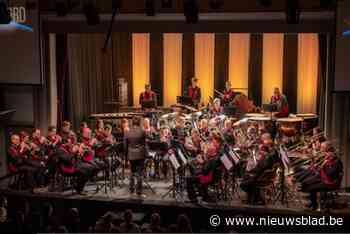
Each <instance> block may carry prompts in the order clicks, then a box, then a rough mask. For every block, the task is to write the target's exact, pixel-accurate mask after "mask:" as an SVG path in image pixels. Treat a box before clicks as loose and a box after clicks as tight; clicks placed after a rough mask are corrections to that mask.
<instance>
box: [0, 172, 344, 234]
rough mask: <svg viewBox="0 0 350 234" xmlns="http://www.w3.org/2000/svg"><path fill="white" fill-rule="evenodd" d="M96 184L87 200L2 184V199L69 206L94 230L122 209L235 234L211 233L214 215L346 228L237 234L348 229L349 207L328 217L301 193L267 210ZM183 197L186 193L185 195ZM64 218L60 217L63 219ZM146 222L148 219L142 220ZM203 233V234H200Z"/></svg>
mask: <svg viewBox="0 0 350 234" xmlns="http://www.w3.org/2000/svg"><path fill="white" fill-rule="evenodd" d="M96 184H98V185H102V184H103V182H97V183H96V182H94V183H91V182H90V183H89V184H88V185H87V186H86V188H85V191H86V192H87V195H83V196H82V195H78V194H76V193H75V192H74V191H72V190H71V189H69V190H66V191H65V192H49V191H48V188H43V189H41V191H36V193H34V194H31V193H29V192H25V191H14V190H10V189H7V188H6V185H7V183H5V182H2V183H1V184H0V194H3V195H5V196H7V197H8V199H9V200H10V201H12V204H13V203H17V202H18V201H23V199H24V200H27V201H30V202H31V203H33V204H34V206H35V207H38V206H41V205H42V204H45V203H46V202H50V203H53V204H55V206H56V207H60V208H62V209H67V208H71V207H77V208H79V210H80V212H81V213H82V214H83V216H84V218H82V220H83V222H84V223H88V224H90V225H93V224H94V223H95V222H96V220H97V219H98V218H99V217H101V216H102V215H103V214H105V212H107V211H113V212H115V213H118V212H119V213H120V212H123V211H124V210H125V209H132V210H133V211H134V212H138V213H142V214H143V215H144V217H149V215H150V214H151V213H152V212H158V213H160V214H161V217H162V220H165V222H166V223H168V224H170V223H174V222H176V220H177V216H178V215H179V214H183V213H185V214H187V215H188V216H189V218H190V220H191V222H192V225H193V228H194V230H196V232H207V233H208V232H231V231H237V229H232V227H227V226H222V225H221V226H219V227H215V228H213V227H212V226H210V223H209V220H210V218H211V217H212V215H219V216H220V217H236V216H238V217H267V216H269V217H286V218H288V217H300V216H304V217H305V216H306V217H307V216H310V217H323V216H326V217H328V216H332V217H342V218H343V220H344V225H343V226H339V227H334V226H332V227H330V226H326V227H323V226H322V227H314V226H310V227H308V228H306V227H303V226H293V228H292V229H291V228H290V227H288V226H282V227H281V226H275V227H270V226H264V227H259V228H258V229H257V228H256V227H248V226H242V227H240V228H243V229H239V230H238V231H241V232H265V233H271V232H278V233H282V232H322V233H332V232H337V233H345V232H348V230H349V229H348V228H349V225H350V208H343V209H336V210H330V213H324V212H315V211H310V210H306V209H305V208H304V204H305V203H306V201H305V199H304V198H303V194H300V196H298V197H300V198H301V199H302V200H300V201H298V200H296V199H294V200H293V201H290V202H289V203H288V206H287V205H281V204H280V202H277V203H276V204H274V205H265V206H251V205H246V204H243V203H242V202H241V200H240V199H239V198H238V197H234V199H232V201H218V202H214V203H205V202H200V203H197V204H194V203H190V202H189V201H188V200H187V198H184V199H179V198H177V199H175V198H173V197H172V196H171V195H172V194H169V195H170V196H165V197H164V194H166V193H167V192H168V190H169V187H170V186H171V185H172V183H171V181H167V182H164V181H149V185H150V186H151V187H152V189H153V190H154V191H155V193H153V192H152V190H151V189H149V188H147V186H146V187H145V190H144V193H145V194H146V197H145V198H144V199H140V198H139V197H137V196H136V195H130V194H129V191H128V180H127V179H125V180H124V181H123V183H121V184H120V185H119V186H117V187H114V188H113V189H108V190H107V192H106V191H105V190H104V188H102V189H101V190H100V191H96ZM239 195H240V196H241V199H242V198H244V193H243V192H239ZM185 197H186V194H185ZM337 201H338V202H343V203H347V204H350V195H348V194H339V197H338V200H337ZM63 215H64V214H63ZM146 220H147V219H146ZM203 230H204V231H203Z"/></svg>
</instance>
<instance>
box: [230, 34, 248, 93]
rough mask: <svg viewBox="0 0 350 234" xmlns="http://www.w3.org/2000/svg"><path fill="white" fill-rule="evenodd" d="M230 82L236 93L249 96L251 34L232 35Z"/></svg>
mask: <svg viewBox="0 0 350 234" xmlns="http://www.w3.org/2000/svg"><path fill="white" fill-rule="evenodd" d="M229 40H230V52H229V81H230V82H231V85H232V88H235V91H238V92H242V93H244V94H246V95H248V76H249V75H248V73H249V49H250V34H248V33H231V34H230V39H229Z"/></svg>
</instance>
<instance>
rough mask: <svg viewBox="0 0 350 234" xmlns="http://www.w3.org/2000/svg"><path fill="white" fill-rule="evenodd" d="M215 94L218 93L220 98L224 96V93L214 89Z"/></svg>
mask: <svg viewBox="0 0 350 234" xmlns="http://www.w3.org/2000/svg"><path fill="white" fill-rule="evenodd" d="M214 92H216V93H218V94H219V95H220V96H224V94H223V93H221V92H220V91H218V90H216V89H214Z"/></svg>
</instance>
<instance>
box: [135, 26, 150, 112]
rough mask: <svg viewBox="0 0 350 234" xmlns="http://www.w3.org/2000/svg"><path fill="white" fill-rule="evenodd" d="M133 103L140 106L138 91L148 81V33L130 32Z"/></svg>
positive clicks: (143, 88)
mask: <svg viewBox="0 0 350 234" xmlns="http://www.w3.org/2000/svg"><path fill="white" fill-rule="evenodd" d="M132 70H133V82H132V84H133V88H132V89H133V104H134V106H140V103H139V97H140V93H141V92H143V91H144V90H145V84H148V83H149V82H150V78H149V77H150V34H149V33H133V34H132Z"/></svg>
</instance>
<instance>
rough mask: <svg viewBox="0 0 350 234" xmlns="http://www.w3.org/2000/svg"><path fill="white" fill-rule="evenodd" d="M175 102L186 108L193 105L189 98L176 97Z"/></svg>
mask: <svg viewBox="0 0 350 234" xmlns="http://www.w3.org/2000/svg"><path fill="white" fill-rule="evenodd" d="M176 101H177V103H179V104H182V105H187V106H193V105H194V103H193V100H192V98H191V97H189V96H177V97H176Z"/></svg>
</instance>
